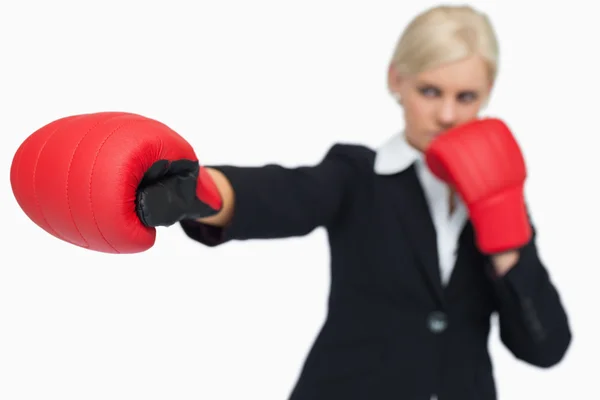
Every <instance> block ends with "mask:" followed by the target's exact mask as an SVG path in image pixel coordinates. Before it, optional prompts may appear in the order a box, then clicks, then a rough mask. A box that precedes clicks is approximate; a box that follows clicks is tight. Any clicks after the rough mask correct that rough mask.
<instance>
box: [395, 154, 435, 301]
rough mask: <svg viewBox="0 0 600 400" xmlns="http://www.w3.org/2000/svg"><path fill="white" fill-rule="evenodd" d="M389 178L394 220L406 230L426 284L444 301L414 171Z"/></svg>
mask: <svg viewBox="0 0 600 400" xmlns="http://www.w3.org/2000/svg"><path fill="white" fill-rule="evenodd" d="M389 178H390V188H389V193H391V196H392V202H393V208H394V212H395V214H396V218H398V219H399V220H400V222H401V224H402V226H404V227H405V229H404V232H405V236H406V240H407V241H409V244H410V247H411V249H412V250H413V252H414V254H415V257H416V259H417V263H418V266H419V268H420V269H421V271H422V272H423V274H424V277H425V279H426V281H427V282H428V283H429V284H430V287H431V289H432V291H433V293H434V295H435V296H437V298H438V300H439V301H443V295H444V290H443V287H442V281H441V276H440V269H439V262H438V251H437V235H436V231H435V227H434V225H433V220H432V218H431V215H430V213H429V208H428V207H427V200H426V198H425V193H424V192H423V188H422V187H421V184H420V183H419V179H418V177H417V174H416V171H415V167H414V165H413V166H411V167H410V168H408V169H406V170H405V171H403V172H401V173H399V174H396V175H392V176H389Z"/></svg>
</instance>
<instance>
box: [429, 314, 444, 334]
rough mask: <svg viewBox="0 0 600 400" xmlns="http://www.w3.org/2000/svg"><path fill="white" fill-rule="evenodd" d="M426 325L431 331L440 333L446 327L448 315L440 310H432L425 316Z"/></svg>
mask: <svg viewBox="0 0 600 400" xmlns="http://www.w3.org/2000/svg"><path fill="white" fill-rule="evenodd" d="M427 327H428V328H429V331H431V332H433V333H442V332H444V331H445V330H446V328H447V327H448V317H447V316H446V314H445V313H443V312H441V311H434V312H432V313H431V314H429V317H427Z"/></svg>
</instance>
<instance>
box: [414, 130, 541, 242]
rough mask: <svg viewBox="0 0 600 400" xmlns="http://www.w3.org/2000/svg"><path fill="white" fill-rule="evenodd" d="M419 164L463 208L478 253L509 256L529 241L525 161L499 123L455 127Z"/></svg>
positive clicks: (432, 147)
mask: <svg viewBox="0 0 600 400" xmlns="http://www.w3.org/2000/svg"><path fill="white" fill-rule="evenodd" d="M425 159H426V162H427V164H428V166H429V168H430V169H431V171H432V173H433V174H434V175H436V176H437V177H438V178H439V179H441V180H443V181H446V182H447V183H448V184H450V185H451V186H452V187H454V188H455V190H456V191H457V192H458V193H459V194H460V196H461V198H462V199H463V201H464V202H465V204H466V206H467V209H468V210H469V215H470V219H471V222H472V223H473V227H474V230H475V234H476V240H477V244H478V246H479V248H480V250H481V251H482V252H484V253H487V254H494V253H499V252H503V251H507V250H512V249H516V248H519V247H521V246H523V245H525V244H526V243H527V242H528V241H529V240H530V238H531V234H532V231H531V226H530V224H529V218H528V215H527V210H526V206H525V200H524V184H525V180H526V176H527V174H526V168H525V161H524V158H523V155H522V153H521V150H520V148H519V146H518V144H517V142H516V140H515V138H514V137H513V135H512V133H511V131H510V129H509V128H508V126H507V125H506V124H505V123H504V122H502V121H501V120H499V119H494V118H488V119H481V120H476V121H473V122H470V123H467V124H464V125H462V126H458V127H455V128H453V129H451V130H449V131H447V132H445V133H443V134H442V135H440V136H438V137H437V138H436V139H435V140H434V141H433V142H432V143H431V144H430V146H429V147H428V149H427V150H426V152H425Z"/></svg>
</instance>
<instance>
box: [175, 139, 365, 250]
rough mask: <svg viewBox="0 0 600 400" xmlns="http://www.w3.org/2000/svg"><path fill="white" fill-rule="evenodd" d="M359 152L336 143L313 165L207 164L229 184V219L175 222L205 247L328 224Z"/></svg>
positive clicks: (338, 210) (344, 197) (349, 186)
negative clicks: (224, 221)
mask: <svg viewBox="0 0 600 400" xmlns="http://www.w3.org/2000/svg"><path fill="white" fill-rule="evenodd" d="M364 153H365V148H362V147H360V146H354V145H344V144H336V145H334V146H333V147H332V148H331V149H330V150H329V151H328V152H327V154H326V156H325V157H324V158H323V160H321V162H320V163H318V164H317V165H313V166H301V167H297V168H285V167H282V166H280V165H276V164H268V165H264V166H260V167H238V166H231V165H219V166H210V168H214V169H217V170H219V171H221V172H222V173H223V174H224V175H225V176H226V177H227V178H228V179H229V182H230V183H231V185H232V187H233V191H234V194H235V209H234V214H233V218H232V220H231V221H230V223H229V225H228V226H227V227H225V228H220V227H214V226H209V225H206V224H201V223H198V222H196V221H182V222H181V226H182V228H183V230H184V232H185V233H186V235H187V236H188V237H190V238H191V239H193V240H196V241H198V242H199V243H202V244H204V245H206V246H211V247H213V246H218V245H221V244H223V243H226V242H228V241H230V240H248V239H277V238H287V237H294V236H303V235H306V234H308V233H310V232H311V231H313V230H314V229H315V228H317V227H320V226H328V225H330V224H332V223H334V222H335V221H336V219H337V218H339V217H340V215H341V214H342V213H343V210H344V208H345V207H346V206H347V203H348V201H350V200H351V198H352V191H353V190H354V187H355V186H356V179H358V178H357V174H356V171H357V166H358V165H359V164H360V162H359V161H358V160H359V159H360V158H361V155H362V154H364Z"/></svg>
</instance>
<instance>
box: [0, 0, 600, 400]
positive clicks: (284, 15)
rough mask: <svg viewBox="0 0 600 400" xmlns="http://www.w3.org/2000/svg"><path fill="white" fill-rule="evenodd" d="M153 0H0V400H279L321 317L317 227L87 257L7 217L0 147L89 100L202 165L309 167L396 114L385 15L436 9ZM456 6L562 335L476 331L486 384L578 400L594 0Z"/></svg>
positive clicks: (590, 347) (592, 315)
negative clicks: (555, 294)
mask: <svg viewBox="0 0 600 400" xmlns="http://www.w3.org/2000/svg"><path fill="white" fill-rule="evenodd" d="M152 3H154V4H155V5H153V4H152ZM8 4H10V5H9V6H7V5H8ZM158 4H160V5H158ZM165 4H167V2H158V1H155V2H147V1H144V2H142V1H138V2H134V1H131V0H124V1H120V2H118V3H117V2H116V1H102V2H100V1H97V2H78V3H75V2H72V3H70V2H66V1H48V2H46V1H37V2H34V1H28V0H22V1H19V2H16V1H15V2H8V1H7V2H3V4H2V7H1V8H0V41H1V42H0V43H1V49H0V50H1V51H0V58H1V62H0V72H1V74H0V134H1V136H0V140H1V145H0V152H1V153H0V154H1V156H0V160H1V162H2V165H1V170H2V171H4V172H3V174H4V175H3V176H4V180H3V183H2V186H1V189H0V193H1V198H0V204H1V205H2V225H3V227H2V230H1V232H2V241H1V242H0V243H1V247H2V257H3V259H2V261H0V264H1V267H0V399H2V400H22V399H28V400H42V399H43V400H46V399H61V400H71V399H72V400H81V399H85V400H96V399H102V400H105V399H111V400H117V399H118V400H121V399H123V400H133V399H145V400H149V399H178V400H188V399H210V400H221V399H224V400H232V399H261V400H271V399H272V400H281V399H285V398H286V396H287V395H288V394H289V391H290V390H291V388H292V386H293V384H294V383H295V381H296V379H297V374H298V372H299V369H300V367H301V365H302V362H303V361H304V357H305V355H306V353H307V351H308V349H309V347H310V345H311V344H312V340H313V338H314V336H315V334H316V333H317V330H318V329H319V327H320V325H321V323H322V321H323V318H324V316H325V302H326V296H327V291H328V284H329V280H328V279H329V275H328V273H329V272H328V251H327V247H326V241H325V235H324V232H323V231H321V230H317V231H315V232H314V233H313V234H311V235H309V236H307V237H304V238H301V239H289V240H279V241H270V242H258V241H256V242H249V243H231V244H228V245H226V246H223V247H221V248H217V249H208V248H204V247H202V246H201V245H198V244H196V243H194V242H192V241H191V240H188V239H187V238H186V237H184V235H183V233H182V231H181V230H180V229H179V228H178V227H177V226H176V227H173V228H170V229H161V230H160V232H159V237H158V242H157V244H156V245H155V247H154V248H152V249H151V250H150V251H148V252H146V253H142V254H137V255H120V256H118V255H106V254H98V253H93V252H89V251H85V250H82V249H79V248H75V247H73V246H71V245H68V244H65V243H62V242H60V241H58V240H57V239H55V238H53V237H51V236H50V235H48V234H47V233H45V232H44V231H42V230H41V229H40V228H38V227H37V226H35V225H34V224H33V223H32V222H31V221H30V220H29V219H28V218H27V217H26V216H25V215H24V214H23V213H22V212H21V210H20V209H19V208H18V206H17V204H16V202H15V200H14V198H13V196H12V193H11V188H10V184H9V179H8V175H9V168H10V163H11V161H12V156H13V154H14V152H15V151H16V149H17V147H18V145H19V144H20V143H21V142H22V141H23V140H24V139H25V138H26V137H27V136H28V135H29V134H30V133H32V132H33V131H34V130H35V129H37V128H39V127H40V126H42V125H44V124H46V123H47V122H50V121H52V120H54V119H57V118H59V117H63V116H66V115H71V114H77V113H82V112H96V111H104V110H120V111H130V112H136V113H140V114H143V115H146V116H148V117H152V118H156V119H158V120H161V121H162V122H164V123H166V124H167V125H169V126H171V127H172V128H173V129H175V130H176V131H178V132H179V133H180V134H182V135H183V136H185V137H186V138H187V139H188V140H189V141H190V142H191V143H192V144H193V145H194V147H195V148H196V150H197V152H198V154H199V156H200V158H201V161H203V162H205V163H209V164H211V163H232V164H236V165H261V164H264V163H268V162H278V163H280V164H283V165H286V166H295V165H300V164H312V163H315V162H317V161H318V160H320V159H321V157H322V156H323V155H324V153H325V151H326V150H327V149H328V147H329V146H330V145H331V144H333V143H334V142H337V141H343V142H357V143H363V144H367V145H370V146H377V145H379V144H380V143H382V142H383V141H384V140H385V139H387V138H388V137H389V136H390V135H392V134H394V133H396V132H397V131H398V130H399V129H401V128H402V120H401V113H400V110H399V108H398V107H397V105H396V104H395V102H394V101H393V100H392V99H391V98H390V97H389V95H388V93H387V89H386V87H385V79H386V69H387V65H388V61H389V58H390V56H391V53H392V50H393V47H394V45H395V43H396V40H397V39H398V37H399V35H400V33H401V31H402V29H403V28H404V27H405V25H406V23H407V22H408V21H409V20H410V19H411V18H412V17H413V16H414V15H415V14H416V13H418V12H420V11H422V10H423V9H424V8H425V7H429V6H431V5H434V4H436V3H434V2H431V1H412V2H408V1H397V0H394V1H376V0H373V1H368V2H367V1H356V2H350V1H347V0H344V1H340V0H338V1H333V0H329V1H322V0H319V1H315V0H313V1H302V2H291V1H285V2H284V1H274V0H272V1H266V0H253V1H241V0H238V1H218V2H217V1H203V2H196V3H194V4H196V5H195V6H192V5H191V4H193V3H192V2H191V1H190V2H188V3H187V4H186V2H183V1H172V2H170V5H169V6H166V5H165ZM470 4H472V5H474V6H476V7H480V8H481V9H482V10H484V11H486V12H488V13H489V14H490V16H491V18H492V21H493V23H494V25H495V26H496V28H497V30H498V33H499V35H500V41H501V46H502V64H501V70H500V77H499V81H498V84H497V88H496V90H495V92H494V97H493V99H492V102H491V104H490V107H489V108H488V110H487V112H488V113H489V114H492V115H495V116H500V117H502V118H504V119H505V120H506V121H507V122H508V123H509V124H510V126H511V127H512V128H513V129H514V131H515V134H516V136H517V138H518V139H519V141H520V143H521V144H522V146H523V151H524V153H525V155H526V158H527V163H528V166H529V180H528V183H527V186H526V189H527V195H528V198H529V203H530V205H531V208H532V212H533V218H534V220H535V222H536V225H537V228H538V230H539V247H540V251H541V255H542V258H543V259H544V261H545V262H546V263H547V265H548V267H549V269H550V273H551V276H552V278H553V280H554V281H555V283H556V285H557V287H558V288H559V290H560V293H561V296H562V298H563V301H564V303H565V305H566V307H567V310H568V312H569V315H570V319H571V323H572V327H573V332H574V341H573V344H572V347H571V349H570V350H569V353H568V354H567V357H566V358H565V359H564V361H563V363H562V364H560V365H559V366H557V367H555V368H553V369H550V370H538V369H535V368H532V367H529V366H527V365H525V364H523V363H521V362H520V361H516V360H515V359H514V358H513V357H512V356H511V355H510V354H509V353H508V352H507V351H506V350H505V349H504V347H502V345H501V344H500V342H499V340H498V333H497V330H496V329H494V331H493V334H492V338H491V344H490V345H491V349H492V352H493V356H494V359H495V368H496V376H497V381H498V387H499V392H500V396H501V397H500V398H501V399H529V398H552V399H554V398H556V399H565V398H569V397H573V398H575V397H576V398H583V397H581V394H582V393H583V394H585V395H586V398H597V396H598V389H597V379H598V371H599V370H600V366H599V364H598V363H599V362H600V360H599V358H600V357H599V356H600V344H599V342H600V341H599V338H600V327H599V326H598V323H599V322H600V321H599V319H598V316H599V313H598V307H600V290H599V288H598V279H599V278H600V272H599V270H600V269H599V266H598V251H599V247H598V231H597V227H598V225H599V223H600V215H599V211H598V196H597V195H596V192H597V189H598V188H597V182H598V179H597V178H598V170H599V169H598V156H597V155H598V146H597V145H596V144H595V142H597V140H598V134H599V132H598V107H599V104H598V102H597V99H598V93H599V91H600V83H599V79H598V75H597V74H598V72H597V71H599V70H600V58H599V57H598V54H597V52H596V51H595V50H594V49H595V48H596V44H597V43H596V40H595V39H594V38H598V37H599V36H600V27H599V25H598V23H597V16H596V14H595V13H594V12H592V8H593V7H594V5H593V4H592V3H590V2H587V1H584V0H580V1H575V0H571V1H569V2H567V3H565V2H560V3H559V2H523V3H522V4H520V5H519V6H517V5H516V4H517V2H500V1H472V2H471V3H470ZM537 4H539V6H537V7H536V6H535V5H537ZM567 4H568V6H567ZM374 400H376V399H374ZM441 400H443V399H441Z"/></svg>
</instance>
